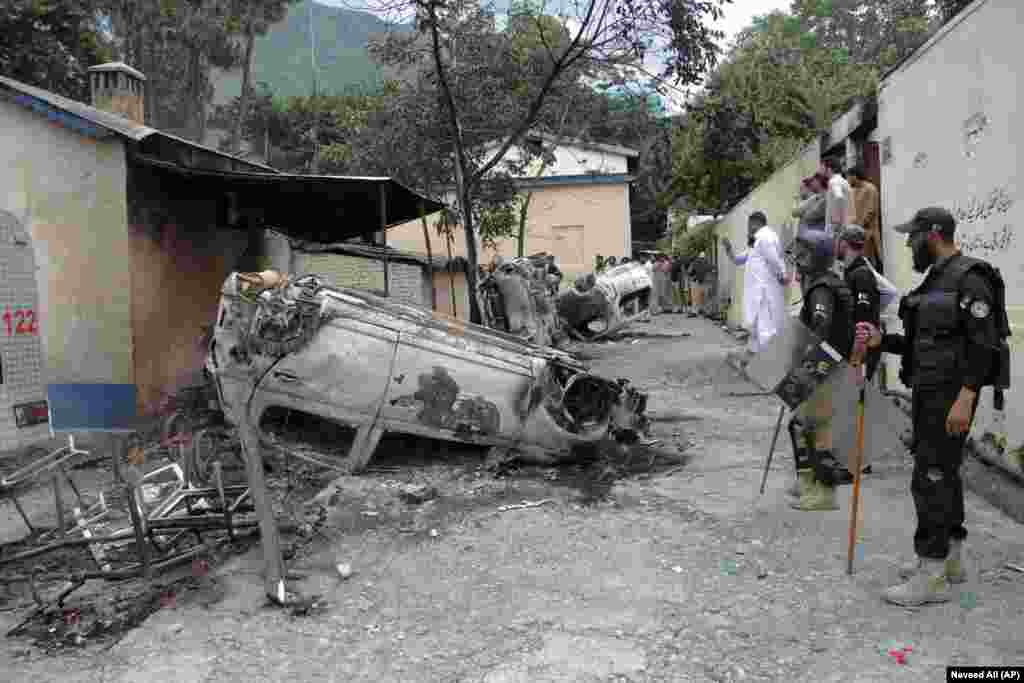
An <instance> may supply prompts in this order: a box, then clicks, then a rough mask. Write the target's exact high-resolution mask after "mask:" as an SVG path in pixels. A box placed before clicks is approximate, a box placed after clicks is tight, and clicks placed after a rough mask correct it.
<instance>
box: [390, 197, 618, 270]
mask: <svg viewBox="0 0 1024 683" xmlns="http://www.w3.org/2000/svg"><path fill="white" fill-rule="evenodd" d="M428 222H430V240H431V245H432V248H433V250H434V255H435V256H437V255H444V256H447V249H446V247H445V245H444V242H443V240H442V239H441V238H440V237H439V236H438V235H437V229H436V227H434V223H433V217H430V218H428ZM629 226H630V213H629V186H628V185H627V184H625V183H622V184H607V185H598V184H594V185H557V186H548V187H543V188H537V189H534V190H532V197H531V199H530V207H529V211H528V213H527V235H526V245H525V253H526V254H527V255H529V254H532V253H536V252H540V251H546V252H548V253H552V254H554V255H555V259H556V261H557V263H558V267H559V268H561V270H562V272H563V273H564V274H565V282H568V283H571V282H572V280H573V279H574V278H575V277H576V275H579V274H581V273H589V272H591V271H592V270H593V269H594V257H595V256H596V255H597V254H602V255H604V256H616V257H622V256H624V255H627V254H631V253H632V245H631V239H632V236H631V234H630V229H629ZM388 246H390V247H393V248H395V249H399V250H401V251H409V252H412V253H416V254H426V252H427V249H426V243H425V241H424V238H423V227H422V225H421V223H420V221H419V220H416V221H411V222H409V223H404V224H402V225H399V226H396V227H394V228H392V229H390V230H388ZM452 253H453V254H454V255H456V256H465V254H466V249H465V239H464V237H463V234H462V232H461V230H459V229H456V231H455V240H454V243H453V245H452ZM496 254H500V255H501V256H503V257H505V258H512V257H514V256H515V255H516V241H515V239H504V240H501V241H500V242H499V243H498V248H497V249H496V250H492V249H485V250H482V251H481V254H480V261H481V263H487V262H489V261H491V260H492V259H493V258H494V256H495V255H496Z"/></svg>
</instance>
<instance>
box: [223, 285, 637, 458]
mask: <svg viewBox="0 0 1024 683" xmlns="http://www.w3.org/2000/svg"><path fill="white" fill-rule="evenodd" d="M207 369H208V370H209V372H210V374H211V375H212V377H213V378H214V379H215V381H216V384H217V391H218V395H219V399H220V404H221V407H222V409H223V411H224V415H225V417H226V419H227V421H228V422H229V423H231V424H234V425H246V426H250V427H252V428H253V429H254V430H255V431H256V433H257V435H259V436H260V437H264V436H265V434H264V433H263V431H262V428H261V426H260V420H261V416H262V415H264V414H265V413H266V412H267V411H268V410H271V409H286V410H290V411H296V412H300V413H307V414H310V415H313V416H316V417H319V418H325V419H327V420H329V421H332V422H335V423H340V424H342V425H345V426H348V427H351V428H352V429H354V430H355V437H354V440H353V443H352V446H351V449H350V451H349V454H348V456H347V457H346V458H344V462H343V465H342V467H341V468H340V469H345V470H349V471H355V470H358V469H359V468H361V467H362V466H364V465H365V464H366V463H367V461H368V460H369V459H370V457H371V456H372V454H373V451H374V449H375V448H376V446H377V444H378V443H379V441H380V438H381V436H382V434H383V433H385V432H393V433H401V434H407V435H412V436H419V437H425V438H429V439H436V440H442V441H454V442H462V443H473V444H480V445H483V446H488V447H490V448H492V449H493V452H494V453H495V454H510V453H515V454H518V455H519V456H522V457H524V458H525V459H529V460H535V461H539V462H553V461H556V460H558V459H559V458H562V457H565V456H567V455H569V454H571V453H572V452H573V450H574V448H575V447H577V446H579V445H581V444H587V443H595V442H598V441H601V440H603V439H608V438H614V439H617V440H619V441H623V442H631V441H634V440H636V438H637V437H638V435H639V434H641V433H643V432H645V431H646V428H647V424H646V418H645V416H644V411H645V408H646V396H645V395H643V394H641V393H640V392H638V391H637V390H636V389H634V388H632V387H631V386H630V385H629V383H628V382H627V381H626V380H609V379H605V378H602V377H597V376H594V375H592V374H590V373H589V372H588V371H587V369H586V367H584V366H583V365H582V364H581V363H580V362H579V361H577V360H575V359H574V358H573V357H572V356H570V355H568V354H566V353H563V352H560V351H558V350H555V349H552V348H545V347H541V346H535V345H533V344H529V343H527V342H524V341H522V340H520V339H518V338H516V337H514V336H511V335H509V334H503V333H501V332H498V331H495V330H492V329H488V328H485V327H481V326H478V325H472V324H467V323H463V322H461V321H458V320H455V319H453V318H449V317H446V316H441V315H437V314H432V313H431V312H430V311H428V310H425V309H420V308H417V307H414V306H407V305H403V304H398V303H395V302H392V301H389V300H386V299H382V298H378V297H376V296H373V295H371V294H368V293H365V292H362V291H358V290H350V289H343V288H335V287H331V286H329V285H328V284H327V283H326V282H325V281H324V279H323V278H321V277H319V276H316V275H306V276H303V277H299V278H296V279H294V280H290V279H289V278H287V277H286V276H284V275H281V274H280V273H277V272H275V271H264V272H263V273H233V274H231V275H230V276H229V277H228V278H227V280H226V281H225V283H224V287H223V289H222V298H221V303H220V307H219V311H218V317H217V321H216V325H215V328H214V331H213V338H212V341H211V345H210V354H209V358H208V360H207Z"/></svg>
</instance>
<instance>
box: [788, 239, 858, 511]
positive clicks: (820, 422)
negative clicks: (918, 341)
mask: <svg viewBox="0 0 1024 683" xmlns="http://www.w3.org/2000/svg"><path fill="white" fill-rule="evenodd" d="M835 253H836V247H835V238H834V237H833V236H832V235H830V234H828V233H826V232H824V231H821V230H804V231H802V232H801V233H800V234H799V235H798V236H797V238H796V240H795V242H794V245H793V256H794V260H795V262H796V267H797V270H798V271H799V273H800V287H801V289H802V290H803V306H802V308H801V310H800V322H802V323H803V324H804V325H805V326H807V327H808V328H810V330H811V331H813V332H814V333H815V334H817V335H818V336H819V337H820V338H821V339H823V340H824V341H826V342H828V344H829V345H830V346H832V347H833V348H834V349H835V350H836V351H838V352H839V354H840V355H841V356H842V357H843V358H849V357H850V352H851V350H852V349H853V298H852V296H851V294H850V289H849V287H847V285H846V283H845V282H844V281H843V279H842V278H840V277H839V276H838V275H836V274H835V272H834V271H833V270H832V266H833V264H834V263H835ZM830 389H831V387H830V386H829V385H828V384H827V383H826V384H822V385H820V386H819V387H818V388H817V389H816V390H815V392H814V393H813V394H812V395H811V397H810V398H808V399H807V400H806V401H805V402H804V403H803V404H802V405H801V406H800V408H799V409H798V411H797V412H798V416H797V417H796V420H795V421H794V422H791V423H790V435H791V436H792V437H793V440H794V454H795V456H796V460H797V462H796V466H797V479H798V491H799V500H798V501H796V502H794V503H793V504H792V506H793V507H794V508H796V509H798V510H806V511H818V510H836V509H838V507H837V506H836V504H835V487H836V485H839V484H848V483H849V482H850V481H852V479H853V477H852V476H851V475H850V472H849V471H848V470H847V469H846V467H845V466H842V465H840V464H839V462H838V461H837V460H836V458H835V454H834V453H833V451H832V396H831V391H830Z"/></svg>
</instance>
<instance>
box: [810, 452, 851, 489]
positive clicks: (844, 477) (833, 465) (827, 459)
mask: <svg viewBox="0 0 1024 683" xmlns="http://www.w3.org/2000/svg"><path fill="white" fill-rule="evenodd" d="M815 459H816V460H817V468H816V470H815V473H816V475H817V477H818V479H819V480H820V481H824V482H828V483H830V484H831V485H832V486H845V485H846V484H852V483H853V475H852V474H850V470H848V469H846V468H845V467H843V466H842V465H840V464H839V461H838V460H836V456H835V455H834V454H833V453H832V451H830V450H822V451H815Z"/></svg>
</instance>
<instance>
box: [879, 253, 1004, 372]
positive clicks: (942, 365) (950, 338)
mask: <svg viewBox="0 0 1024 683" xmlns="http://www.w3.org/2000/svg"><path fill="white" fill-rule="evenodd" d="M975 269H977V270H978V271H979V272H980V274H981V275H982V276H983V277H985V278H986V279H987V280H988V281H989V282H990V284H991V285H993V289H994V290H998V286H999V285H1001V284H1002V280H1001V278H999V279H998V281H997V280H996V278H998V277H999V276H998V273H996V272H995V271H994V269H993V268H992V267H991V266H990V265H989V264H988V263H987V262H985V261H982V260H981V259H976V258H972V257H970V256H964V255H963V254H957V255H956V256H953V257H952V258H951V259H950V260H949V262H947V263H946V264H945V265H944V266H943V267H942V270H941V271H939V272H938V273H937V274H936V275H935V276H934V277H931V275H930V274H929V277H928V278H927V279H926V280H925V281H924V282H923V283H921V286H920V287H918V288H917V289H916V290H914V291H913V292H912V293H911V294H909V295H908V296H906V297H905V298H904V299H903V300H902V301H900V310H899V316H900V319H901V320H902V321H903V329H904V330H905V332H906V339H907V343H908V347H909V348H908V350H909V352H910V354H911V356H910V358H909V359H908V358H906V357H905V358H904V364H903V370H902V371H901V373H900V379H901V381H903V383H904V384H906V385H907V386H946V385H949V386H959V385H960V384H961V383H962V379H963V378H962V376H963V372H964V370H965V369H966V368H965V363H966V358H965V353H966V350H965V349H966V346H965V341H966V339H965V337H964V332H963V330H962V329H961V327H960V283H961V282H962V281H963V279H964V276H966V275H967V273H968V272H970V271H972V270H975ZM995 294H996V297H997V299H998V298H1000V297H999V294H1000V293H999V292H998V291H996V292H995ZM993 303H994V305H993V307H992V315H995V316H996V324H997V327H1001V326H1003V325H1002V323H1001V322H1000V321H1001V320H1002V319H1004V318H1005V311H1004V310H1003V308H1002V303H1001V301H996V302H993ZM999 332H1000V334H1003V330H1002V329H1000V330H999ZM1007 333H1008V330H1007ZM1007 351H1008V350H1007ZM1006 355H1007V359H1006V361H1008V355H1009V354H1008V352H1007V354H1006ZM908 361H909V362H908ZM999 361H1000V362H999V363H998V364H997V367H996V369H995V371H994V372H995V375H997V377H994V378H993V382H994V383H995V384H997V385H1000V384H1004V385H1005V386H1000V387H999V388H1005V387H1007V386H1009V381H1008V379H1009V378H1008V377H1007V378H1006V381H1005V382H1003V381H1002V380H1001V378H1000V377H998V376H999V375H1002V374H1003V373H1006V374H1007V375H1008V369H1009V364H1008V362H1004V359H1002V358H1000V359H999ZM1000 365H1002V366H1003V367H1000ZM911 369H912V373H913V374H912V375H910V376H907V374H908V373H907V371H908V370H911ZM908 380H909V381H908ZM993 382H990V383H993Z"/></svg>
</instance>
